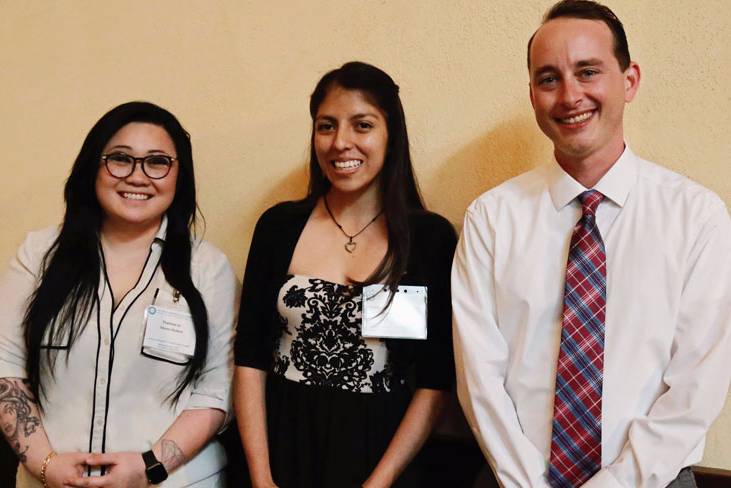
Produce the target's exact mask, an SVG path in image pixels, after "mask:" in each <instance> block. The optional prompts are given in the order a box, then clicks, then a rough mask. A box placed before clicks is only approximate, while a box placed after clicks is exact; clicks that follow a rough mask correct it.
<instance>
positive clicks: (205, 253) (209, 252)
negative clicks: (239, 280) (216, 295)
mask: <svg viewBox="0 0 731 488" xmlns="http://www.w3.org/2000/svg"><path fill="white" fill-rule="evenodd" d="M191 251H192V252H191V254H192V256H191V273H193V275H194V276H199V275H207V274H211V275H216V276H220V275H221V274H222V273H223V274H225V275H228V276H229V277H231V276H234V277H235V273H234V270H233V267H232V266H231V262H230V261H229V259H228V257H227V256H226V254H225V253H224V252H223V251H221V250H220V249H219V248H218V247H216V246H215V245H214V244H212V243H211V242H209V241H205V240H202V239H201V240H196V241H195V242H194V243H193V246H192V250H191Z"/></svg>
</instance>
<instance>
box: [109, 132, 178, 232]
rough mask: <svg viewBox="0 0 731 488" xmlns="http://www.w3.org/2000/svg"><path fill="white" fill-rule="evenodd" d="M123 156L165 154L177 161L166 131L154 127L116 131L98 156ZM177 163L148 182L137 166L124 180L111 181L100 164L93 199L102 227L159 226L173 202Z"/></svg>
mask: <svg viewBox="0 0 731 488" xmlns="http://www.w3.org/2000/svg"><path fill="white" fill-rule="evenodd" d="M110 153H125V154H128V155H130V156H134V157H138V158H141V157H145V156H149V155H151V154H165V155H168V156H171V157H177V154H176V151H175V144H174V143H173V140H172V139H171V138H170V135H169V134H168V133H167V131H166V130H165V129H164V128H162V127H160V126H158V125H154V124H149V123H145V122H131V123H129V124H127V125H125V126H123V127H122V128H121V129H119V130H118V131H117V132H116V133H115V134H114V135H113V136H112V138H111V139H109V141H108V142H107V144H106V146H104V150H103V151H102V154H110ZM177 179H178V162H177V161H175V162H173V165H172V167H171V168H170V173H168V175H167V176H165V177H164V178H162V179H159V180H153V179H151V178H148V177H147V176H146V175H145V173H143V171H142V167H141V165H140V164H139V163H138V164H137V165H136V167H135V169H134V172H133V173H132V174H131V175H129V176H127V177H126V178H115V177H114V176H112V175H111V174H109V172H108V171H107V169H106V167H105V166H104V163H103V162H101V161H100V163H99V170H98V172H97V175H96V197H97V200H98V201H99V205H100V206H101V208H102V210H103V212H104V220H105V224H114V225H123V226H126V227H129V226H130V225H135V226H139V227H140V229H141V230H142V229H145V228H147V227H149V226H156V225H159V223H160V219H161V218H162V216H163V214H164V213H165V212H166V211H167V209H168V207H170V204H171V203H172V202H173V198H175V186H176V184H177Z"/></svg>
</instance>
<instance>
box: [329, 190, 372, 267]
mask: <svg viewBox="0 0 731 488" xmlns="http://www.w3.org/2000/svg"><path fill="white" fill-rule="evenodd" d="M322 200H323V201H324V202H325V208H326V209H327V213H328V214H329V215H330V218H331V219H332V221H333V223H335V225H336V226H337V227H338V229H340V232H342V233H343V235H345V237H347V238H348V242H346V243H345V244H344V245H343V247H344V248H345V250H346V251H348V253H349V254H353V253H354V252H355V248H356V247H358V243H357V242H355V241H354V240H353V239H355V238H356V237H358V236H359V235H361V234H362V233H363V231H365V230H366V229H367V228H368V226H370V225H371V224H372V223H373V222H375V221H376V219H378V217H380V216H381V214H382V213H383V209H381V210H380V211H379V212H378V213H377V214H376V216H375V217H373V218H372V219H371V221H370V222H368V223H367V224H366V225H364V226H363V228H362V229H360V230H359V231H358V232H356V233H355V234H353V235H350V234H348V233H347V232H345V229H343V226H342V225H340V224H339V223H338V221H337V220H336V219H335V216H334V215H333V213H332V210H330V205H328V204H327V196H325V195H323V196H322Z"/></svg>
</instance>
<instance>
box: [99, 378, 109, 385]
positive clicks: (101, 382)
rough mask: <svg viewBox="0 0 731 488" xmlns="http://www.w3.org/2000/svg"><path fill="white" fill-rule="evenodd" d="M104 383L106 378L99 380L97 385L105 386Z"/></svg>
mask: <svg viewBox="0 0 731 488" xmlns="http://www.w3.org/2000/svg"><path fill="white" fill-rule="evenodd" d="M106 383H107V379H106V378H99V384H100V385H105V384H106Z"/></svg>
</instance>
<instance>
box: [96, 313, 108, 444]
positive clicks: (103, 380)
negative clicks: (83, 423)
mask: <svg viewBox="0 0 731 488" xmlns="http://www.w3.org/2000/svg"><path fill="white" fill-rule="evenodd" d="M101 335H102V336H101V345H100V347H99V362H98V363H97V375H96V398H95V400H96V401H95V402H94V403H95V404H96V406H95V408H94V419H93V423H92V436H91V439H92V451H94V452H102V448H103V442H104V422H105V420H104V417H105V414H106V411H107V380H108V375H109V370H108V365H109V357H110V351H111V347H110V345H111V338H110V337H109V329H107V328H105V327H101Z"/></svg>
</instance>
